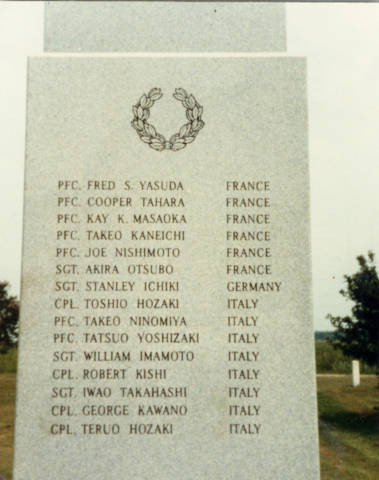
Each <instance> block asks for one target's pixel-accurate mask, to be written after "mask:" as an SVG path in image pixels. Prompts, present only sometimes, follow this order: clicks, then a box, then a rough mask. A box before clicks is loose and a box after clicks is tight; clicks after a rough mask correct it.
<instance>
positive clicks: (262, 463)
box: [14, 37, 319, 480]
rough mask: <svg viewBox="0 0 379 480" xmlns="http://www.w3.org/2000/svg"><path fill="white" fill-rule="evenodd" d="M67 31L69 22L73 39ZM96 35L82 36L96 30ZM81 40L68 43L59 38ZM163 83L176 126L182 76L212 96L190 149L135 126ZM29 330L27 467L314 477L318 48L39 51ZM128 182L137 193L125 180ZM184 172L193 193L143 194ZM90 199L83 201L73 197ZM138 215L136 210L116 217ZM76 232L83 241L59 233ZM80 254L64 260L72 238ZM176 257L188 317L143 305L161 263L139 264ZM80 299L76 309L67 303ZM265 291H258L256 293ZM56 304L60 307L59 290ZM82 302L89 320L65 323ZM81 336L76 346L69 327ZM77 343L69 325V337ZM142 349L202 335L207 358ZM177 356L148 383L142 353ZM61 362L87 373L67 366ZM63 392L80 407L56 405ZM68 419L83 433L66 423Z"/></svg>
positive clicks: (163, 127) (171, 477)
mask: <svg viewBox="0 0 379 480" xmlns="http://www.w3.org/2000/svg"><path fill="white" fill-rule="evenodd" d="M62 38H63V37H62ZM81 41H82V39H81ZM62 48H67V45H62ZM153 87H159V88H161V89H162V91H163V93H164V96H163V97H162V98H161V99H160V100H159V102H157V103H156V105H154V106H153V107H152V108H151V118H150V121H151V123H152V124H153V125H154V126H155V127H156V128H157V129H158V131H160V132H162V133H163V134H164V135H165V136H169V135H170V134H172V133H174V132H176V131H178V129H179V128H180V126H181V125H182V124H183V123H185V121H186V120H185V112H184V109H183V107H182V106H181V104H180V103H179V102H177V101H176V100H174V99H173V98H172V93H173V92H174V90H175V88H177V87H182V88H185V89H186V90H187V91H188V92H190V93H193V94H194V96H195V98H196V100H197V101H198V102H199V103H200V104H201V105H202V106H203V108H204V111H203V120H204V122H205V126H204V128H203V130H202V131H200V133H199V135H198V137H197V138H196V140H195V141H194V142H193V143H192V144H189V145H188V146H187V147H186V148H184V149H183V150H180V151H178V152H172V151H167V150H166V151H163V152H157V151H154V150H152V149H151V148H149V147H148V146H147V145H146V144H144V143H143V142H142V141H141V140H140V139H139V138H138V136H137V134H136V131H135V130H134V129H133V128H132V127H131V124H130V122H131V120H132V119H133V113H132V106H133V105H135V104H136V102H137V101H138V99H139V98H140V97H141V96H142V94H143V93H146V92H148V91H149V90H150V89H151V88H153ZM26 148H27V152H26V180H25V213H24V247H23V281H22V308H21V340H20V355H19V374H18V394H17V423H16V456H15V473H14V479H15V480H41V479H43V480H50V479H55V480H64V479H67V478H72V479H76V480H88V479H91V480H104V479H106V480H120V479H122V480H132V479H138V480H148V479H149V480H151V479H152V478H155V479H157V480H177V479H181V480H193V479H195V478H196V479H207V480H220V479H224V480H235V479H238V480H252V479H256V480H273V479H280V480H304V479H307V480H317V479H319V467H318V441H317V421H316V389H315V366H314V343H313V328H312V318H311V264H310V234H309V179H308V160H307V149H308V146H307V105H306V64H305V60H304V59H303V58H284V57H281V58H274V57H270V58H262V57H260V58H248V57H241V58H180V57H178V58H128V57H119V58H102V57H92V58H86V57H81V58H63V57H60V58H59V57H50V58H37V57H36V58H32V59H30V61H29V80H28V114H27V147H26ZM72 180H76V181H78V182H79V185H80V188H81V190H80V191H71V190H70V189H69V190H67V191H66V190H64V189H63V190H59V189H58V182H59V181H72ZM88 180H111V181H115V183H116V189H115V190H114V191H93V190H88ZM125 180H128V181H130V182H131V184H132V186H133V190H132V191H130V192H129V191H125V190H124V189H123V185H124V184H123V182H124V181H125ZM148 180H149V181H150V180H151V181H152V180H165V181H166V180H174V181H175V182H179V181H181V182H182V183H183V186H184V192H177V191H174V192H171V193H170V192H169V193H167V192H166V193H165V192H159V191H158V192H147V193H146V192H145V193H144V192H142V191H141V189H140V187H139V181H148ZM227 181H238V182H241V181H251V182H254V181H268V182H269V183H270V191H268V192H254V191H248V192H243V191H242V192H241V191H234V192H233V191H227V190H226V182H227ZM143 195H148V196H150V197H151V196H169V197H170V196H175V197H183V199H184V201H185V207H184V209H183V208H182V210H180V209H179V210H175V209H174V208H173V207H172V208H160V209H159V208H158V209H157V208H155V209H154V208H145V209H143V208H142V206H141V200H140V198H141V197H142V196H143ZM64 196H68V197H74V196H78V199H79V203H80V206H78V207H74V206H70V205H69V206H67V207H65V206H64V205H61V206H58V198H59V197H64ZM91 196H97V197H107V196H110V197H117V198H118V197H126V196H131V197H133V207H132V208H125V207H117V206H115V207H104V208H102V207H90V206H88V204H87V199H88V197H91ZM267 196H269V197H270V202H271V207H270V208H268V209H266V210H264V212H262V209H260V208H242V207H241V208H227V207H226V197H236V198H248V197H267ZM178 211H180V213H184V214H185V215H186V218H187V223H186V224H184V225H181V226H178V225H165V224H163V225H160V224H158V225H157V224H155V225H151V224H149V225H135V224H133V221H132V215H133V213H136V212H139V213H146V214H149V213H152V212H156V213H163V212H164V213H178ZM64 213H67V214H71V213H76V214H78V217H77V218H78V219H79V221H80V223H79V224H70V223H68V224H66V225H65V224H61V223H58V221H57V218H58V217H57V215H58V214H64ZM89 213H92V214H93V213H96V214H109V215H110V222H109V223H108V224H106V225H92V224H88V221H87V218H88V217H87V215H88V214H89ZM228 213H232V214H239V215H241V214H261V213H268V214H269V215H270V223H269V224H267V225H264V226H262V225H253V224H248V225H241V224H238V225H231V224H227V223H226V215H227V214H228ZM118 214H125V215H126V217H127V218H128V220H129V224H126V225H120V224H118V223H117V220H116V219H117V215H118ZM64 229H67V230H73V229H75V230H77V232H78V237H79V239H78V240H75V239H74V240H71V239H70V238H68V239H66V240H63V239H57V231H59V230H64ZM89 229H92V230H100V229H108V230H109V229H110V230H118V229H120V230H122V233H123V235H124V238H123V239H122V240H118V241H105V240H100V241H95V240H88V238H87V230H89ZM131 229H136V230H168V229H173V230H179V229H180V230H185V232H186V238H185V240H184V241H171V242H168V241H156V242H154V241H150V242H138V241H133V240H131V238H130V230H131ZM227 230H235V231H255V230H269V231H270V237H271V240H270V241H269V242H266V243H264V242H254V241H250V242H238V241H235V242H230V241H227V240H226V231H227ZM121 246H123V247H146V246H149V247H157V246H160V247H162V248H163V247H164V248H165V247H177V248H180V249H181V255H180V256H179V257H177V258H175V259H167V258H163V259H162V258H155V259H146V258H115V253H114V252H115V247H121ZM58 247H60V248H63V247H65V248H76V249H77V253H79V255H80V257H75V258H71V257H65V258H62V257H61V256H60V257H57V248H58ZM95 247H96V248H100V247H101V248H103V247H104V248H106V251H107V257H106V258H100V259H99V258H85V252H87V250H88V248H95ZM228 247H233V248H256V247H269V248H270V251H271V257H269V258H233V257H227V248H228ZM95 263H97V264H101V263H104V264H105V263H107V264H112V265H118V267H119V270H120V273H119V274H118V275H89V274H86V273H85V272H86V268H87V266H88V264H95ZM135 263H152V264H167V263H172V264H173V265H174V267H175V272H174V274H173V275H171V277H170V278H168V277H165V276H162V277H161V279H164V280H178V281H180V290H179V292H177V293H168V294H166V293H160V294H159V295H158V296H159V297H178V298H179V299H180V310H179V311H180V314H179V313H178V312H174V313H172V312H171V311H168V312H167V311H162V310H150V311H141V310H140V311H138V310H137V309H136V301H137V300H136V299H137V298H145V297H154V296H157V295H154V293H152V292H144V291H143V289H142V284H143V281H144V280H146V279H148V280H156V278H152V276H150V277H149V276H147V277H146V276H145V277H143V276H142V275H140V276H138V275H130V274H128V272H127V268H128V265H130V264H135ZM58 264H77V265H78V268H79V275H77V276H75V275H66V276H64V275H63V276H62V275H61V276H59V275H58V274H57V270H56V268H57V265H58ZM228 264H238V265H242V264H250V265H253V264H271V269H272V273H271V275H266V276H252V275H250V276H248V275H240V276H233V275H227V274H226V268H227V265H228ZM57 280H72V281H77V282H78V285H79V290H78V291H75V292H70V291H69V292H64V291H63V292H62V291H57V289H56V282H57ZM94 280H103V281H108V280H118V281H121V280H123V281H135V282H136V288H135V290H134V291H133V292H122V293H120V292H108V293H102V292H95V293H94V292H93V291H91V292H88V291H87V289H86V282H87V281H94ZM228 281H233V282H237V281H238V282H242V281H244V282H267V281H272V282H280V285H281V286H280V290H279V291H272V292H267V291H261V292H258V293H257V292H230V291H228V290H227V282H228ZM101 297H107V298H127V299H128V301H129V305H128V308H127V309H126V310H125V309H124V310H120V309H118V310H110V311H109V310H91V309H86V308H85V298H94V299H99V298H101ZM57 298H62V299H69V298H73V299H74V303H75V305H77V306H78V309H77V310H75V311H70V310H62V309H60V310H59V309H57V308H55V307H54V305H55V302H56V299H57ZM230 298H239V299H242V300H243V301H245V300H248V301H250V300H251V299H254V301H258V303H257V307H256V309H252V310H245V309H241V310H237V309H235V310H233V309H228V308H227V300H228V299H230ZM250 305H252V304H251V303H250ZM58 306H59V304H58ZM153 314H156V315H173V314H174V315H183V316H185V318H186V319H187V324H188V325H187V326H186V327H180V328H174V327H171V328H167V327H165V328H157V327H155V328H153V327H143V328H142V327H135V326H131V325H130V322H129V317H130V316H131V315H153ZM57 315H58V316H59V315H66V316H67V315H74V316H75V326H74V327H69V326H67V325H66V326H62V325H61V324H58V325H54V323H55V317H56V316H57ZM86 315H87V316H88V315H90V316H98V315H112V316H113V315H119V316H120V317H121V325H120V326H119V327H103V328H100V327H93V328H91V327H86V326H85V322H84V318H85V316H86ZM231 315H237V316H241V317H244V318H245V317H246V316H251V315H255V316H258V320H257V325H256V326H255V327H252V326H250V327H246V326H239V327H235V328H231V327H229V326H228V325H227V318H228V316H231ZM175 331H179V332H181V333H183V332H184V333H185V332H187V333H188V332H198V333H199V334H200V343H199V344H196V345H175V344H163V345H160V344H153V345H151V344H140V343H139V341H138V339H137V333H143V332H151V333H157V332H175ZM69 332H73V333H74V334H75V343H74V344H70V343H67V341H64V342H63V343H62V342H60V340H59V339H58V340H57V341H54V335H55V334H59V333H69ZM99 332H112V333H116V334H117V333H122V332H126V333H128V334H129V336H130V340H129V342H128V344H127V345H122V346H120V345H112V344H105V343H102V344H88V343H87V344H86V343H84V340H83V339H84V334H85V333H99ZM233 332H234V333H238V334H246V333H247V334H252V333H254V334H259V340H258V342H257V343H256V344H253V345H252V344H244V343H239V344H231V343H228V334H229V333H233ZM66 340H67V339H66ZM142 349H145V350H153V351H155V350H157V351H159V350H175V349H176V350H178V349H179V350H192V351H193V352H194V353H195V358H194V360H193V361H192V362H177V363H174V362H172V363H170V362H166V363H165V364H164V365H162V363H163V362H161V363H159V362H155V363H152V362H150V363H149V362H145V363H143V362H140V361H139V360H138V352H139V351H140V350H142ZM71 350H72V351H75V361H74V362H71V363H67V362H62V361H57V362H54V361H53V359H54V352H61V351H71ZM85 350H87V351H90V350H98V351H111V350H113V351H116V350H130V351H131V352H132V360H131V361H130V362H123V363H120V362H102V363H100V362H88V361H85V360H84V356H83V352H84V351H85ZM231 350H236V351H256V352H259V359H258V360H257V361H256V362H253V361H250V362H230V361H228V351H231ZM120 365H122V367H123V368H126V369H127V370H128V373H127V379H126V380H93V381H91V380H88V379H84V378H83V371H84V369H86V368H87V369H88V368H94V369H99V368H113V369H115V368H121V366H120ZM142 367H144V368H167V375H168V378H167V380H137V379H136V369H137V368H142ZM231 368H237V369H239V370H242V369H245V370H246V369H256V370H259V371H260V373H259V378H257V379H256V380H241V379H239V380H231V379H229V378H228V370H229V369H231ZM54 369H58V370H59V369H60V370H61V369H71V370H72V374H73V378H72V379H71V380H67V379H64V378H63V379H53V378H52V375H53V371H54ZM153 385H154V386H158V387H159V386H160V387H162V386H169V385H173V386H179V385H182V386H187V387H188V397H187V398H185V399H175V398H174V399H163V400H162V399H148V398H147V399H146V398H143V399H138V398H137V399H136V398H122V397H121V396H120V387H122V386H124V387H126V386H128V387H132V388H134V387H138V386H140V387H144V386H153ZM70 386H71V387H73V388H74V390H73V396H72V397H71V398H53V396H54V394H53V392H54V391H53V388H61V387H70ZM89 386H92V387H101V388H103V387H104V386H108V387H111V388H112V391H113V393H112V396H111V397H110V398H95V399H92V398H84V397H83V388H86V387H89ZM234 386H238V387H244V388H246V387H251V388H253V387H256V388H260V393H259V396H258V398H253V399H249V398H239V399H236V400H235V399H232V398H229V397H228V389H229V387H234ZM120 404H128V405H129V416H122V417H112V416H110V417H99V416H98V417H96V416H92V417H89V416H84V415H83V414H82V411H83V407H84V406H86V405H111V406H112V405H120ZM151 404H155V405H161V404H165V405H172V404H184V405H186V407H187V408H188V414H187V416H183V417H180V416H179V417H174V418H173V417H171V418H168V417H162V416H160V417H159V416H158V417H157V416H156V417H151V416H145V417H141V416H138V415H137V411H138V405H145V406H146V405H151ZM231 404H239V405H244V406H249V405H256V406H258V405H259V406H260V413H259V415H258V416H255V417H254V416H252V417H242V416H237V417H230V416H229V410H228V408H229V405H231ZM54 405H58V406H59V405H63V406H71V407H72V409H73V412H74V414H75V416H72V417H67V416H65V415H63V416H61V417H57V416H53V415H52V407H53V406H54ZM232 422H234V423H238V424H243V423H245V424H248V423H250V424H252V425H261V427H260V432H259V434H235V435H231V434H230V433H229V424H230V423H232ZM90 423H92V424H97V423H99V424H115V423H117V424H119V425H120V427H121V431H120V433H119V434H118V435H108V436H107V435H103V434H99V435H92V434H91V435H84V434H83V427H82V424H90ZM135 423H146V424H147V423H154V424H156V423H173V424H174V432H173V434H172V435H148V434H146V435H131V434H130V432H129V428H130V427H129V424H135ZM53 424H58V425H60V424H62V425H67V424H70V426H71V429H72V430H71V431H72V433H71V434H68V435H67V434H66V433H65V432H63V434H62V435H53V434H52V433H51V428H52V425H53Z"/></svg>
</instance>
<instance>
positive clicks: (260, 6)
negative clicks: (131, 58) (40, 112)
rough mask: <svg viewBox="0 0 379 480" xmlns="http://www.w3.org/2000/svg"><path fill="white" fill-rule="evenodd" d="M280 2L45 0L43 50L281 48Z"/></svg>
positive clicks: (283, 46)
mask: <svg viewBox="0 0 379 480" xmlns="http://www.w3.org/2000/svg"><path fill="white" fill-rule="evenodd" d="M285 49H286V28H285V6H284V4H277V3H250V2H248V3H230V2H197V3H196V4H194V3H191V2H179V3H176V2H47V4H46V13H45V51H48V52H200V51H201V52H216V51H218V52H235V51H237V52H239V51H243V52H268V51H269V52H280V51H285Z"/></svg>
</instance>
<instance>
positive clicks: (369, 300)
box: [328, 252, 379, 370]
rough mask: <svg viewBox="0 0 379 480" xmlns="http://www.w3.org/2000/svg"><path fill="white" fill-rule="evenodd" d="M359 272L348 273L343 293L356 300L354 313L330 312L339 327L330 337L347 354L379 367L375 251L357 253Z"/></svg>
mask: <svg viewBox="0 0 379 480" xmlns="http://www.w3.org/2000/svg"><path fill="white" fill-rule="evenodd" d="M357 260H358V263H359V270H358V272H356V273H354V274H353V275H345V276H344V278H345V282H346V284H347V286H346V289H343V290H340V293H341V295H343V296H344V297H345V298H346V299H348V300H351V301H352V302H353V303H354V306H353V307H352V311H351V313H352V315H351V316H346V317H333V316H332V315H330V314H329V315H328V318H329V319H330V321H331V323H332V325H333V326H334V327H335V328H336V331H335V333H334V337H333V338H332V339H331V340H330V341H331V343H332V344H333V346H334V347H335V348H339V349H341V350H342V352H343V353H344V354H345V355H349V356H350V357H353V358H357V359H360V360H363V361H365V362H366V363H367V364H368V365H371V366H374V365H376V367H377V370H378V369H379V278H378V273H377V271H376V266H375V262H374V254H373V253H372V252H368V255H367V258H365V257H364V256H363V255H360V256H359V257H357Z"/></svg>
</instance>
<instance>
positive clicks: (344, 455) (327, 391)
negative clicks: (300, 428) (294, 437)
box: [317, 375, 379, 480]
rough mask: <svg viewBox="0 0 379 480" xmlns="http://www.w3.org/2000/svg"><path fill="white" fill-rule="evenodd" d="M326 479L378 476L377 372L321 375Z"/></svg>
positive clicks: (357, 479) (322, 455) (358, 479)
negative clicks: (356, 382)
mask: <svg viewBox="0 0 379 480" xmlns="http://www.w3.org/2000/svg"><path fill="white" fill-rule="evenodd" d="M317 385H318V409H319V425H320V459H321V478H322V480H334V479H338V480H377V479H378V475H379V474H378V472H379V398H378V397H379V388H378V381H377V379H376V377H375V376H373V375H372V376H371V375H370V376H364V377H361V385H360V386H359V387H356V388H353V387H352V386H351V376H348V375H346V376H345V375H341V376H337V375H334V376H333V375H330V376H328V375H321V376H318V378H317Z"/></svg>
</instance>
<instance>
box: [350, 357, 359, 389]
mask: <svg viewBox="0 0 379 480" xmlns="http://www.w3.org/2000/svg"><path fill="white" fill-rule="evenodd" d="M352 363H353V387H358V385H359V384H360V383H361V382H360V375H359V360H353V362H352Z"/></svg>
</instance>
